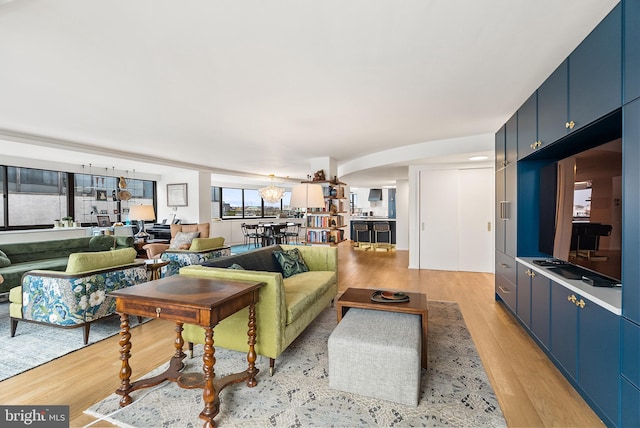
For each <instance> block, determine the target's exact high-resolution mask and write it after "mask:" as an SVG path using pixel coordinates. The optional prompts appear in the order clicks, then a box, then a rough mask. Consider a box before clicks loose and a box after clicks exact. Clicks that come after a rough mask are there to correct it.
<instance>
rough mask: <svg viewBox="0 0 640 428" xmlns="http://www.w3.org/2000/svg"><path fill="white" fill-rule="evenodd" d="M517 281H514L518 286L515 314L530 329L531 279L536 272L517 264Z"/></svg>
mask: <svg viewBox="0 0 640 428" xmlns="http://www.w3.org/2000/svg"><path fill="white" fill-rule="evenodd" d="M517 271H518V281H517V283H516V285H517V287H518V295H517V301H518V305H517V307H516V314H518V318H520V321H522V323H523V324H524V325H525V326H526V327H527V328H529V329H531V279H532V277H535V276H536V275H539V274H536V273H535V272H534V271H533V270H531V269H529V268H528V267H526V266H525V265H522V264H520V263H518V264H517Z"/></svg>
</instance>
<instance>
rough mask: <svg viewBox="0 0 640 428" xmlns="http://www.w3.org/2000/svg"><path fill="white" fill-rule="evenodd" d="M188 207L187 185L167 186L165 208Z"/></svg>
mask: <svg viewBox="0 0 640 428" xmlns="http://www.w3.org/2000/svg"><path fill="white" fill-rule="evenodd" d="M188 205H189V204H188V200H187V183H178V184H167V206H169V207H186V206H188ZM131 211H133V209H132V210H131ZM129 217H131V216H129ZM132 220H133V219H132Z"/></svg>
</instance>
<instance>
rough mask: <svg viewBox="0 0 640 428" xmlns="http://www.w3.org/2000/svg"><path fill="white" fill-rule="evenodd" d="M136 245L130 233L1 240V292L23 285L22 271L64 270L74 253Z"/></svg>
mask: <svg viewBox="0 0 640 428" xmlns="http://www.w3.org/2000/svg"><path fill="white" fill-rule="evenodd" d="M127 247H133V238H132V237H130V236H110V235H97V236H86V237H82V238H70V239H58V240H53V241H41V242H19V243H14V244H0V275H2V278H3V279H4V281H3V282H2V283H1V284H0V293H6V292H8V291H9V290H11V289H12V288H13V287H16V286H18V285H20V281H21V279H22V275H23V274H24V273H25V272H28V271H30V270H34V269H46V270H55V271H64V270H65V269H66V268H67V260H68V259H69V255H70V254H72V253H81V252H93V251H106V250H110V249H111V248H127Z"/></svg>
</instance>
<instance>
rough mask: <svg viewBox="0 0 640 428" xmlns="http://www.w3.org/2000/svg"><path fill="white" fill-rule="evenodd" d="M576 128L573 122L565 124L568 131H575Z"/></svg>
mask: <svg viewBox="0 0 640 428" xmlns="http://www.w3.org/2000/svg"><path fill="white" fill-rule="evenodd" d="M575 126H576V123H575V122H574V121H573V120H572V121H570V122H567V123H565V124H564V127H565V128H567V129H573V128H574V127H575Z"/></svg>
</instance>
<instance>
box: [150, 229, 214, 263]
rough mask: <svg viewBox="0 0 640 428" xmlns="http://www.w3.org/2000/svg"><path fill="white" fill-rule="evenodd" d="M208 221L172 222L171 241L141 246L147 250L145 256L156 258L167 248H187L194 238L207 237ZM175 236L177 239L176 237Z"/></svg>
mask: <svg viewBox="0 0 640 428" xmlns="http://www.w3.org/2000/svg"><path fill="white" fill-rule="evenodd" d="M210 227H211V226H210V224H209V223H200V224H172V225H171V241H170V242H169V243H168V244H155V243H153V244H147V245H145V246H143V247H142V248H143V249H144V250H146V251H147V258H149V259H157V258H160V255H161V254H162V253H164V252H165V251H167V250H168V249H170V248H171V249H174V250H188V249H189V247H190V246H191V242H192V240H193V239H194V238H208V237H209V229H210ZM176 238H177V239H176Z"/></svg>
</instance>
